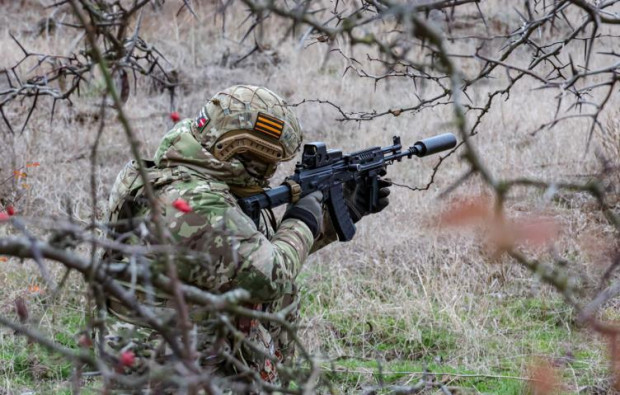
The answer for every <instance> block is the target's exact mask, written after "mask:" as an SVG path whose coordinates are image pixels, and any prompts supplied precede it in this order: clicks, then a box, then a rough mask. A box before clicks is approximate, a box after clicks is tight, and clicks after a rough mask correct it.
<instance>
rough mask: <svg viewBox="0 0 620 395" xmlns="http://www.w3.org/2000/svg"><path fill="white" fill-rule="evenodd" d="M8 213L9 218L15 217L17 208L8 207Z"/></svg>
mask: <svg viewBox="0 0 620 395" xmlns="http://www.w3.org/2000/svg"><path fill="white" fill-rule="evenodd" d="M6 213H7V214H8V215H9V216H12V215H15V207H13V206H6Z"/></svg>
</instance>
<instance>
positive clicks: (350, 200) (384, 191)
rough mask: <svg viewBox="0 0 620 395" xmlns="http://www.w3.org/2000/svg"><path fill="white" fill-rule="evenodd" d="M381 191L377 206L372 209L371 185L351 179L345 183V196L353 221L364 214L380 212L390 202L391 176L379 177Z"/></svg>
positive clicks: (356, 220)
mask: <svg viewBox="0 0 620 395" xmlns="http://www.w3.org/2000/svg"><path fill="white" fill-rule="evenodd" d="M378 181H379V193H378V197H379V199H378V201H377V206H376V207H374V208H373V210H372V211H371V210H370V190H369V188H370V186H366V185H362V184H358V183H356V182H355V181H349V182H347V183H345V185H344V198H345V201H346V203H347V207H348V208H349V214H350V215H351V219H352V220H353V222H358V221H359V220H360V219H362V218H363V217H364V216H366V215H368V214H372V213H378V212H380V211H382V210H383V209H384V208H386V207H387V206H388V204H390V199H389V198H388V196H389V195H390V187H391V186H392V181H391V180H390V179H389V178H385V179H381V178H380V179H379V180H378Z"/></svg>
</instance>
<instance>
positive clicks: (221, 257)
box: [164, 189, 314, 302]
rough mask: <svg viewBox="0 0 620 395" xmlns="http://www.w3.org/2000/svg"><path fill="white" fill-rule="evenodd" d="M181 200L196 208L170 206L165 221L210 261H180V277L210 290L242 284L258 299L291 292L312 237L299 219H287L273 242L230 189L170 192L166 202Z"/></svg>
mask: <svg viewBox="0 0 620 395" xmlns="http://www.w3.org/2000/svg"><path fill="white" fill-rule="evenodd" d="M176 198H183V199H185V200H186V201H188V202H189V204H190V206H191V207H192V211H191V212H189V213H182V212H179V211H176V210H174V209H173V208H171V207H170V205H166V209H165V210H164V215H165V217H166V218H165V220H166V223H167V224H168V226H169V230H170V232H171V234H172V235H173V237H174V238H175V239H176V242H177V243H178V244H179V245H182V246H185V247H188V248H190V249H192V250H196V251H199V252H205V253H208V256H209V257H210V259H209V262H201V263H200V264H196V263H195V262H194V263H183V262H181V263H179V262H177V267H178V270H179V276H180V277H181V279H182V280H184V281H187V282H190V283H192V284H194V285H196V286H199V287H202V288H205V289H207V290H210V291H215V292H217V291H225V290H228V289H233V288H244V289H247V290H248V291H250V293H251V295H252V299H253V300H254V301H256V302H262V301H270V300H273V299H276V298H278V297H280V296H282V295H283V294H284V293H286V292H290V290H291V288H292V285H293V281H294V280H295V278H296V277H297V275H298V274H299V271H300V270H301V266H302V264H303V262H304V261H305V260H306V258H307V257H308V254H309V252H310V249H311V248H312V245H313V242H314V238H313V235H312V232H311V231H310V229H309V228H308V226H307V225H306V224H305V223H303V222H302V221H300V220H297V219H293V218H291V219H287V220H284V221H283V222H282V223H281V224H280V226H279V228H278V230H277V231H276V233H275V235H274V236H273V237H272V238H271V239H270V240H269V239H267V238H266V237H265V236H264V235H263V234H262V233H260V232H259V231H258V230H257V229H256V226H255V225H254V223H253V222H252V220H251V219H250V218H249V217H248V216H246V215H245V214H244V213H243V211H242V210H241V209H240V208H239V206H238V205H237V204H236V201H235V200H234V198H232V196H231V195H230V194H229V193H227V192H213V191H210V192H207V191H200V190H196V189H194V190H185V191H184V193H183V195H180V194H179V192H178V190H177V189H172V190H169V193H167V194H166V200H169V201H174V199H176Z"/></svg>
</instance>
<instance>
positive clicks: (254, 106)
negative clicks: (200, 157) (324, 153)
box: [194, 85, 302, 178]
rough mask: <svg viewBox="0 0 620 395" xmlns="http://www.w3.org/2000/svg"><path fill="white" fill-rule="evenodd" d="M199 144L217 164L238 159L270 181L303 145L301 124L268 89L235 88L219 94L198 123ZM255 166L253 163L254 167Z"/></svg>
mask: <svg viewBox="0 0 620 395" xmlns="http://www.w3.org/2000/svg"><path fill="white" fill-rule="evenodd" d="M194 122H195V125H194V127H195V131H196V134H197V136H196V137H198V138H199V141H201V143H202V144H203V146H205V148H207V149H208V150H209V151H210V152H211V153H212V154H213V155H214V156H215V157H216V158H217V159H218V160H220V161H229V160H231V159H233V158H235V159H239V160H240V161H241V162H242V163H244V166H245V167H246V169H248V171H249V172H250V173H251V174H252V172H251V171H250V169H260V171H256V172H254V173H261V174H252V176H255V177H258V178H261V177H263V178H269V177H270V176H271V175H272V174H273V172H275V169H276V167H277V165H278V163H280V162H282V161H288V160H291V159H293V157H294V156H295V154H296V153H297V151H298V150H299V147H300V145H301V142H302V133H301V127H300V126H299V121H298V120H297V117H296V116H295V114H294V113H293V111H292V110H291V109H290V108H289V107H288V105H287V104H286V102H285V101H284V100H283V99H282V98H281V97H280V96H278V95H276V94H275V93H273V92H272V91H270V90H269V89H266V88H263V87H258V86H251V85H235V86H232V87H230V88H228V89H225V90H223V91H221V92H218V93H217V94H216V95H215V96H213V98H211V100H209V101H208V102H207V104H206V105H205V106H203V107H202V109H201V111H200V114H199V115H198V117H197V118H196V119H195V121H194ZM252 162H254V163H252Z"/></svg>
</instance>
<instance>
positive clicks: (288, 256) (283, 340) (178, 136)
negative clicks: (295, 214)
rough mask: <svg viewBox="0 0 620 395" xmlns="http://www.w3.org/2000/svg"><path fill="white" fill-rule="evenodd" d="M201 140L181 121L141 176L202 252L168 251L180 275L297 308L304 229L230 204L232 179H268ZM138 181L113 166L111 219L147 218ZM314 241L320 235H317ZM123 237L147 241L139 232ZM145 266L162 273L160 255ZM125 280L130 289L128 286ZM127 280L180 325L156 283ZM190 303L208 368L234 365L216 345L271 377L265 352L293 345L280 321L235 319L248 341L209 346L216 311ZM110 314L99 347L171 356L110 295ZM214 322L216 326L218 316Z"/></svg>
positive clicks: (173, 232) (183, 239)
mask: <svg viewBox="0 0 620 395" xmlns="http://www.w3.org/2000/svg"><path fill="white" fill-rule="evenodd" d="M200 138H201V140H200V141H199V139H200ZM206 140H209V139H208V138H206V137H205V135H204V134H201V133H197V129H196V123H195V121H194V120H191V119H186V120H183V121H181V122H179V123H178V124H177V125H176V126H175V127H174V128H173V129H172V130H170V131H169V132H168V133H167V134H166V135H165V136H164V138H163V140H162V142H161V144H160V146H159V149H158V150H157V153H156V155H155V157H154V163H148V162H147V173H148V179H149V182H150V183H151V184H152V185H153V186H154V188H155V194H156V198H157V200H158V202H159V204H160V207H161V215H162V218H163V223H164V224H165V226H166V230H167V232H168V233H169V234H170V236H171V237H172V239H173V240H174V242H175V243H176V245H178V246H180V247H184V248H186V249H189V250H192V251H196V252H199V253H201V255H200V256H201V259H195V258H192V257H191V256H190V255H187V256H183V255H180V256H175V259H174V261H175V264H176V268H177V272H178V275H179V278H180V279H181V280H182V281H184V282H185V283H188V284H191V285H194V286H198V287H200V288H202V289H205V290H207V291H209V292H213V293H221V292H225V291H228V290H231V289H235V288H243V289H246V290H248V291H249V292H250V295H251V305H252V306H253V307H254V308H260V309H262V310H264V311H268V312H276V311H280V310H281V309H282V308H285V307H287V306H289V305H290V304H292V303H294V304H296V306H298V293H297V289H296V287H295V284H294V281H295V278H296V277H297V275H298V274H299V272H300V270H301V267H302V265H303V263H304V262H305V260H306V258H307V257H308V254H309V253H310V251H311V249H312V247H313V244H314V239H313V235H312V233H311V232H310V229H309V228H308V227H307V225H306V224H304V223H303V222H302V221H299V220H297V219H287V220H285V221H283V222H281V223H280V224H279V225H278V226H277V229H276V230H275V231H274V230H273V229H271V230H270V227H269V226H268V225H267V224H265V223H263V222H262V223H261V226H260V227H259V229H257V227H256V225H255V224H254V223H253V222H252V220H251V219H250V218H249V217H248V216H246V215H245V214H244V213H243V212H242V210H241V209H240V208H239V206H238V205H237V202H236V197H235V196H234V195H233V194H232V193H231V190H230V187H231V186H238V187H247V188H261V187H264V186H266V185H265V182H260V181H257V180H256V179H254V178H252V177H251V176H249V174H248V173H247V172H246V171H245V169H244V167H243V164H242V163H241V162H239V161H237V160H232V161H230V162H221V161H218V160H217V159H216V158H215V157H214V156H213V155H212V154H211V153H210V152H209V150H208V149H207V148H205V146H204V145H203V144H201V142H204V141H206ZM143 186H144V185H143V181H142V180H141V178H140V176H139V174H138V171H137V165H136V163H135V162H129V163H128V164H127V165H126V166H125V167H124V168H123V170H121V172H120V173H119V175H118V177H117V179H116V181H115V183H114V186H113V189H112V191H111V194H110V213H109V219H110V221H111V222H116V221H119V220H124V219H127V218H132V217H148V215H149V214H150V213H149V208H148V206H147V205H146V204H144V203H141V197H142V190H143ZM177 199H183V200H185V201H186V202H187V203H189V205H190V206H191V209H192V210H191V212H187V213H184V212H181V211H179V210H177V209H175V208H174V207H173V205H172V203H173V202H174V201H175V200H177ZM143 200H144V199H143V197H142V201H143ZM147 233H148V232H147ZM269 233H271V235H270V236H269V237H267V236H266V234H269ZM320 239H321V240H325V239H326V238H325V237H323V236H321V238H320ZM126 242H128V243H142V244H144V243H148V241H146V240H145V238H144V237H142V238H140V237H138V235H134V236H132V237H131V238H129V239H127V241H126ZM324 244H326V243H324V242H323V243H322V245H324ZM108 258H110V257H108ZM114 258H115V260H116V261H117V262H118V261H121V262H123V261H124V262H128V261H129V259H128V258H127V257H122V256H117V257H114ZM127 264H129V263H127ZM148 265H150V268H151V271H152V272H164V271H165V267H164V264H163V263H162V262H161V260H160V259H156V258H155V259H151V260H149V261H148ZM126 286H127V287H131V285H130V284H126ZM134 288H135V289H134V290H133V291H134V292H136V294H137V295H138V297H139V298H140V299H141V300H142V301H143V302H144V303H145V304H147V305H150V306H151V307H152V308H153V309H155V310H156V311H158V309H159V311H158V313H160V314H159V315H160V316H162V317H166V318H167V319H168V320H169V321H168V322H170V323H175V322H177V323H178V321H179V320H178V319H176V318H177V317H176V311H175V309H174V306H173V305H171V302H170V300H168V298H167V297H166V296H165V295H158V294H157V293H156V292H155V291H151V292H150V293H149V291H148V290H146V289H144V288H142V287H141V286H140V285H139V284H138V286H136V287H134ZM147 294H148V295H147ZM190 308H191V311H190V315H191V317H192V321H193V323H194V324H195V328H194V331H193V333H195V336H196V341H195V344H196V345H197V346H196V348H197V351H198V352H199V353H200V357H199V361H200V362H201V364H202V365H203V366H211V367H212V368H213V371H214V372H216V373H221V374H232V373H235V372H234V369H232V371H231V366H230V365H228V364H226V363H225V362H224V360H223V359H222V358H220V357H218V356H217V350H221V349H222V347H224V349H226V350H231V353H233V354H234V355H235V357H236V358H238V359H239V360H241V361H244V363H245V364H247V365H248V366H250V367H252V368H253V369H255V370H256V371H258V372H260V374H261V376H262V377H263V379H266V380H268V381H271V382H277V381H278V374H277V371H276V369H275V367H274V364H273V363H272V362H271V361H270V360H269V358H267V357H266V356H268V355H270V356H272V357H276V358H278V360H280V361H283V360H285V359H287V358H289V357H290V356H291V355H292V354H293V352H294V348H293V347H292V343H291V338H290V336H289V335H288V334H287V333H286V331H284V330H283V329H282V328H281V327H280V326H279V325H275V324H273V323H259V322H257V321H251V322H249V323H241V322H240V323H238V327H239V328H240V330H241V328H243V330H242V331H243V332H244V333H245V334H246V339H247V341H249V342H251V343H252V344H253V345H254V347H250V346H248V345H247V343H246V342H245V341H240V340H239V339H236V340H235V339H234V338H233V337H232V336H230V337H229V338H227V339H225V340H226V342H225V343H226V344H225V345H222V344H221V342H218V344H217V347H216V344H215V338H216V337H217V336H216V333H217V331H218V329H217V328H218V321H217V319H215V317H211V316H209V315H208V314H206V313H204V312H201V311H200V309H199V308H198V307H197V306H190ZM297 316H298V311H297V308H294V309H292V311H291V312H290V313H289V315H288V316H287V319H288V320H290V321H291V322H294V321H296V319H297ZM108 321H109V322H108V325H107V328H108V334H107V335H106V337H105V339H104V340H103V341H104V346H105V349H106V350H107V351H108V353H109V354H110V355H118V354H119V353H120V352H121V351H127V350H131V351H132V352H134V353H135V355H136V356H137V357H138V360H137V361H136V363H135V366H133V367H132V371H137V372H141V371H144V370H146V369H147V367H148V364H150V363H158V361H159V362H161V361H164V360H166V358H168V357H169V355H167V351H166V349H165V348H164V349H162V347H161V344H163V342H162V341H161V339H160V337H159V335H157V334H156V333H154V331H152V330H151V329H150V328H148V326H147V325H145V324H144V323H141V322H140V321H139V320H138V319H137V318H135V317H132V316H131V315H130V313H129V312H128V311H126V310H125V309H124V308H123V306H122V305H121V304H120V303H115V301H113V300H111V301H110V314H109V316H108ZM219 325H220V327H221V323H220V324H219ZM256 349H259V350H262V352H257V351H256ZM168 351H169V350H168ZM125 369H128V368H125Z"/></svg>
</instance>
